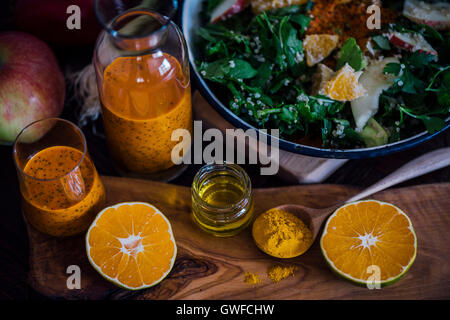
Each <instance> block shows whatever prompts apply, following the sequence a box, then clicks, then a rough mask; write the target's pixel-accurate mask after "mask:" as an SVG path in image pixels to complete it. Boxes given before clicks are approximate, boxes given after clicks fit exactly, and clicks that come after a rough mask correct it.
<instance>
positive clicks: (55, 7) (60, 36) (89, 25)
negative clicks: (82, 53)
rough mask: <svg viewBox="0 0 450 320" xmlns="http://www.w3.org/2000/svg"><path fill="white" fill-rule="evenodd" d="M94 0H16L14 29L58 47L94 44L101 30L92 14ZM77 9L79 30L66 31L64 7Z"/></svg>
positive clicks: (66, 14)
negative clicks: (75, 6) (79, 14)
mask: <svg viewBox="0 0 450 320" xmlns="http://www.w3.org/2000/svg"><path fill="white" fill-rule="evenodd" d="M94 1H95V0H39V1H36V0H17V1H16V6H15V12H14V22H15V24H16V27H17V28H18V29H19V30H21V31H25V32H29V33H31V34H33V35H35V36H37V37H38V38H39V39H41V40H44V41H46V42H47V43H49V44H51V45H55V46H59V47H74V46H82V45H89V44H93V43H94V42H95V40H96V39H97V36H98V34H99V32H100V30H101V27H100V25H99V23H98V22H97V19H96V17H95V12H94ZM71 5H77V6H78V7H79V8H80V13H81V18H80V20H81V23H80V27H81V28H80V29H71V30H70V29H68V28H67V19H68V18H69V16H71V15H72V13H67V8H68V7H69V6H71Z"/></svg>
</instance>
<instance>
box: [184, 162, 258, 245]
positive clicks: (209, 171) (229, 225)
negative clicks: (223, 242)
mask: <svg viewBox="0 0 450 320" xmlns="http://www.w3.org/2000/svg"><path fill="white" fill-rule="evenodd" d="M192 216H193V219H194V221H195V223H196V224H197V225H198V226H199V227H200V228H201V229H202V230H204V231H206V232H208V233H211V234H213V235H215V236H218V237H227V236H232V235H235V234H237V233H239V232H240V231H241V230H243V229H244V228H246V227H247V226H248V225H249V224H250V222H251V220H252V216H253V197H252V188H251V182H250V178H249V177H248V175H247V173H246V172H245V171H244V170H243V169H242V168H241V167H240V166H238V165H235V164H227V163H225V164H209V165H206V166H204V167H203V168H201V169H200V171H199V172H198V173H197V175H196V176H195V178H194V182H193V184H192Z"/></svg>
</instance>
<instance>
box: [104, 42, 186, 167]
mask: <svg viewBox="0 0 450 320" xmlns="http://www.w3.org/2000/svg"><path fill="white" fill-rule="evenodd" d="M101 92H102V95H101V101H102V112H103V121H104V126H105V132H106V138H107V143H108V147H109V151H110V153H111V155H112V157H113V159H114V161H115V162H116V164H117V165H118V166H119V167H120V168H121V169H125V171H130V172H134V173H142V174H151V173H154V172H158V171H162V170H165V169H168V168H170V167H172V166H173V165H174V163H173V162H172V158H171V153H172V149H173V147H174V146H175V145H176V144H177V143H178V141H172V140H171V136H172V132H173V131H174V130H175V129H179V128H182V129H187V130H189V131H192V111H191V89H190V82H189V79H185V76H184V75H183V72H182V69H181V67H180V64H179V62H178V61H177V59H175V58H174V57H172V56H171V55H169V54H167V53H163V52H161V51H157V52H155V53H152V54H146V55H142V56H140V55H138V56H125V57H118V58H116V59H115V60H113V62H112V63H111V64H110V65H108V66H107V67H106V69H105V71H104V75H103V84H102V90H101Z"/></svg>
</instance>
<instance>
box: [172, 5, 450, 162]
mask: <svg viewBox="0 0 450 320" xmlns="http://www.w3.org/2000/svg"><path fill="white" fill-rule="evenodd" d="M204 2H205V0H185V1H184V2H183V4H182V8H181V28H182V31H183V33H184V35H185V39H186V42H187V47H188V50H189V60H190V66H191V75H192V77H191V78H192V79H193V81H194V85H195V86H196V88H197V89H198V90H199V91H200V93H201V94H202V96H203V97H204V98H205V99H206V101H207V102H208V103H209V104H210V105H211V106H212V107H213V108H214V109H215V110H216V111H217V112H218V113H219V114H220V115H221V116H222V117H223V118H224V119H225V120H227V121H228V122H230V123H231V124H232V125H234V126H235V127H237V128H241V129H244V130H247V129H258V128H256V127H255V126H254V125H253V124H251V123H249V122H248V121H245V120H244V119H242V118H241V117H239V116H238V115H236V114H235V113H233V112H232V111H231V110H230V109H229V108H228V107H227V106H226V104H225V103H224V101H223V99H222V100H221V99H220V98H219V96H218V92H219V91H220V89H219V90H218V88H217V87H216V86H214V84H213V85H211V82H210V81H208V80H206V79H205V77H204V76H203V75H202V73H201V70H200V69H199V66H198V61H199V60H200V57H201V52H200V50H201V47H199V46H198V39H199V36H198V30H199V28H200V27H202V26H203V25H202V24H205V19H204V17H202V6H203V4H204ZM449 127H450V117H447V118H446V120H445V125H444V126H443V127H442V128H441V129H440V130H437V131H435V132H432V133H429V132H428V131H426V130H424V131H422V132H419V133H415V134H413V135H412V136H410V137H407V138H405V139H402V140H400V141H396V142H392V143H388V144H384V145H380V146H374V147H360V148H355V149H341V148H334V147H333V148H330V147H327V148H322V147H317V146H311V145H306V144H301V143H297V142H293V141H289V140H288V139H285V138H275V139H278V140H279V141H278V142H279V146H280V149H282V150H285V151H288V152H292V153H297V154H302V155H307V156H312V157H320V158H335V159H360V158H369V157H377V156H383V155H388V154H392V153H395V152H399V151H402V150H406V149H408V148H412V147H414V146H417V145H419V144H421V143H423V142H425V141H427V140H429V139H432V138H433V137H435V136H437V135H438V134H441V133H442V132H444V131H446V130H447V129H448V128H449ZM260 133H261V134H263V133H262V132H260ZM268 138H269V139H267V141H270V138H273V137H270V136H269V137H268Z"/></svg>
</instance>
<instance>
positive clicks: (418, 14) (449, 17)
mask: <svg viewBox="0 0 450 320" xmlns="http://www.w3.org/2000/svg"><path fill="white" fill-rule="evenodd" d="M403 15H404V16H405V17H407V18H408V19H410V20H412V21H414V22H416V23H421V24H427V25H429V26H431V27H434V28H435V29H436V30H450V4H448V3H445V2H435V3H426V2H423V1H416V0H406V1H405V4H404V5H403Z"/></svg>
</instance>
